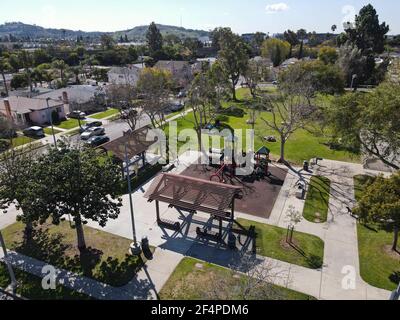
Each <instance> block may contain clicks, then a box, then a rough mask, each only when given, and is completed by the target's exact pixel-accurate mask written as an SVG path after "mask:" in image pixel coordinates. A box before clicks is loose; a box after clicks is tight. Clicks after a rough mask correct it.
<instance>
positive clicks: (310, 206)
mask: <svg viewBox="0 0 400 320" xmlns="http://www.w3.org/2000/svg"><path fill="white" fill-rule="evenodd" d="M330 187H331V182H330V180H329V179H328V178H326V177H320V176H314V177H312V178H311V181H310V184H309V186H308V191H307V197H306V202H305V205H304V210H303V217H304V218H305V219H306V220H307V221H310V222H316V223H322V222H326V221H327V218H328V208H329V198H330Z"/></svg>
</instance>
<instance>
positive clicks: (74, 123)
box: [55, 119, 86, 130]
mask: <svg viewBox="0 0 400 320" xmlns="http://www.w3.org/2000/svg"><path fill="white" fill-rule="evenodd" d="M84 124H86V121H83V120H81V125H84ZM55 127H56V128H60V129H65V130H70V129H74V128H77V127H79V120H78V119H68V120H65V121H62V122H60V124H58V125H56V126H55Z"/></svg>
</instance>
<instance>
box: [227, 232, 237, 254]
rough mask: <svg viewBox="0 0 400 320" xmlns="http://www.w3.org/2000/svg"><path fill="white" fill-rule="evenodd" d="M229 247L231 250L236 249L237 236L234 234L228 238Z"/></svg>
mask: <svg viewBox="0 0 400 320" xmlns="http://www.w3.org/2000/svg"><path fill="white" fill-rule="evenodd" d="M228 247H229V249H231V250H235V249H236V236H235V235H234V234H233V233H230V234H229V236H228Z"/></svg>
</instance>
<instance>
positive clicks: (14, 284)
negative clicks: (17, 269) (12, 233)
mask: <svg viewBox="0 0 400 320" xmlns="http://www.w3.org/2000/svg"><path fill="white" fill-rule="evenodd" d="M0 245H1V247H2V248H3V253H4V260H5V262H6V265H7V269H8V273H9V274H10V278H11V290H12V294H15V290H16V289H17V280H16V279H15V274H14V270H13V268H12V265H11V263H10V261H9V260H8V259H9V256H8V253H7V247H6V244H5V242H4V239H3V235H2V234H1V231H0Z"/></svg>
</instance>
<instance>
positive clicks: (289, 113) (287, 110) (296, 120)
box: [259, 92, 316, 163]
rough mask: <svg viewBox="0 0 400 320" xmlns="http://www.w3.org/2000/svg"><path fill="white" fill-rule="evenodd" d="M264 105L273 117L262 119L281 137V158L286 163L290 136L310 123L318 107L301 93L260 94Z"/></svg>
mask: <svg viewBox="0 0 400 320" xmlns="http://www.w3.org/2000/svg"><path fill="white" fill-rule="evenodd" d="M259 98H260V103H261V105H262V107H263V108H264V109H266V110H268V111H270V112H271V119H265V117H262V118H261V119H262V120H263V122H264V123H265V124H266V126H267V127H268V128H270V129H272V130H273V131H274V132H276V133H277V134H278V135H279V137H280V143H281V148H280V159H279V162H281V163H285V162H286V160H285V145H286V142H287V141H288V140H289V138H290V137H291V136H292V134H293V133H295V132H296V131H297V130H299V129H304V128H306V126H307V125H308V124H309V123H310V121H311V119H312V116H313V114H314V113H315V112H316V107H315V106H313V105H312V104H311V102H310V99H309V97H307V96H304V95H301V94H286V93H283V92H281V93H279V94H278V96H273V97H271V96H270V95H268V94H261V95H260V97H259Z"/></svg>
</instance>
